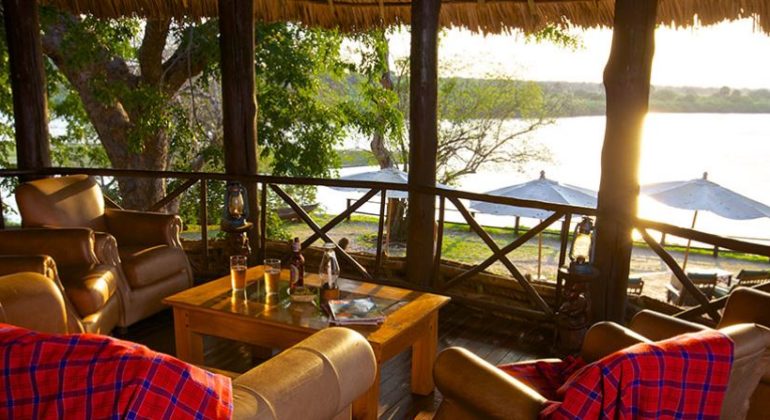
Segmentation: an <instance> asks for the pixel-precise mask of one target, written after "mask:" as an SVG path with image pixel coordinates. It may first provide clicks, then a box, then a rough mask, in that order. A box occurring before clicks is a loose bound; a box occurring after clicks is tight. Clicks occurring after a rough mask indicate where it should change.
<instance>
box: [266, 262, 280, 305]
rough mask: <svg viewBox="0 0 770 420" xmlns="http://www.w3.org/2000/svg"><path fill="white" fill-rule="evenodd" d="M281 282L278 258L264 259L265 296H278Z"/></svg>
mask: <svg viewBox="0 0 770 420" xmlns="http://www.w3.org/2000/svg"><path fill="white" fill-rule="evenodd" d="M280 280H281V260H279V259H278V258H267V259H265V295H266V296H270V295H274V294H278V286H279V281H280Z"/></svg>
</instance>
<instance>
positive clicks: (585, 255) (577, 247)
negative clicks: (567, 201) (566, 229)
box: [569, 216, 595, 264]
mask: <svg viewBox="0 0 770 420" xmlns="http://www.w3.org/2000/svg"><path fill="white" fill-rule="evenodd" d="M594 232H595V229H594V221H593V220H592V219H591V218H590V217H588V216H583V220H581V221H580V222H579V223H578V224H577V226H575V233H574V235H573V237H572V247H571V248H570V251H569V258H570V260H572V262H573V263H574V264H590V263H591V262H592V260H593V253H594V252H593V251H594V246H593V244H594Z"/></svg>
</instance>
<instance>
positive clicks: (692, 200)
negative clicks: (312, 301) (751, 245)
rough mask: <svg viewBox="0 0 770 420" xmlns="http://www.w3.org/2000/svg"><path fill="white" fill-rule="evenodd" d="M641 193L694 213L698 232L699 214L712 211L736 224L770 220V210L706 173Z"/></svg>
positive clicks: (688, 247) (647, 189) (645, 188)
mask: <svg viewBox="0 0 770 420" xmlns="http://www.w3.org/2000/svg"><path fill="white" fill-rule="evenodd" d="M641 191H642V193H643V194H645V195H647V196H648V197H650V198H653V199H655V200H657V201H659V202H661V203H663V204H665V205H668V206H671V207H676V208H680V209H687V210H694V211H695V212H694V213H693V216H692V226H691V228H692V229H694V228H695V222H696V220H697V219H698V211H700V210H706V211H710V212H712V213H715V214H718V215H719V216H722V217H725V218H728V219H734V220H749V219H758V218H761V217H770V207H769V206H767V205H765V204H762V203H760V202H759V201H756V200H752V199H751V198H748V197H746V196H744V195H741V194H738V193H736V192H735V191H732V190H729V189H727V188H725V187H723V186H721V185H719V184H717V183H715V182H711V181H709V180H708V172H704V173H703V178H697V179H691V180H689V181H671V182H660V183H656V184H649V185H645V186H643V187H642V189H641ZM690 243H691V241H690V240H689V239H688V240H687V248H686V249H685V253H684V262H683V263H682V269H684V268H685V267H686V266H687V258H688V255H689V253H690Z"/></svg>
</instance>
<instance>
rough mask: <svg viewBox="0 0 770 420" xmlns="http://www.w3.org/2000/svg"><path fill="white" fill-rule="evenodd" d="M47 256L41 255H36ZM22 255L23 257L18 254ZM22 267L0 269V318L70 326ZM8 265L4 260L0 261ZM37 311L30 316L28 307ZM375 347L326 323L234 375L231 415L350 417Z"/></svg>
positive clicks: (33, 266)
mask: <svg viewBox="0 0 770 420" xmlns="http://www.w3.org/2000/svg"><path fill="white" fill-rule="evenodd" d="M37 259H38V260H39V261H38V262H40V261H48V260H50V259H48V260H46V258H45V257H37ZM18 261H22V260H18ZM24 261H25V262H24V263H21V262H19V267H22V266H24V264H28V265H26V266H24V268H25V269H29V271H27V272H21V273H14V274H9V275H0V322H4V323H9V324H13V325H18V326H20V327H24V328H29V329H33V330H37V331H44V332H49V333H67V332H73V331H72V330H70V329H69V327H68V324H69V320H68V313H69V309H68V308H67V303H66V297H65V296H63V295H62V294H61V293H60V288H59V286H58V285H57V284H56V282H55V280H54V278H52V277H51V276H50V274H51V273H50V271H49V272H48V273H47V274H48V275H43V274H40V271H41V270H42V271H45V267H44V266H40V265H37V263H35V262H34V261H33V257H29V259H28V260H27V259H24ZM3 267H7V266H3ZM30 305H34V306H35V307H36V308H37V309H38V311H36V316H30V311H29V307H30ZM376 369H377V365H376V360H375V358H374V352H373V351H372V348H371V346H370V345H369V343H368V342H367V341H366V339H365V338H364V337H363V336H361V334H359V333H357V332H355V331H353V330H350V329H347V328H327V329H325V330H321V331H319V332H317V333H316V334H313V335H312V336H310V337H309V338H307V339H305V340H303V341H301V342H299V343H298V344H297V345H295V346H293V347H291V348H289V349H287V350H285V351H283V352H281V354H279V355H277V356H275V357H273V358H272V359H270V360H268V361H267V362H265V363H263V364H261V365H259V366H257V367H255V368H253V369H251V370H249V371H248V372H246V373H244V374H243V375H237V374H233V373H231V372H222V371H216V370H214V371H215V372H217V373H224V374H227V375H228V376H230V377H231V378H233V418H234V419H331V418H334V419H337V420H342V419H350V418H351V405H352V403H353V401H354V400H355V399H356V398H357V397H359V396H360V395H361V394H363V393H364V392H366V390H368V389H369V387H370V386H371V385H372V383H374V380H375V374H376Z"/></svg>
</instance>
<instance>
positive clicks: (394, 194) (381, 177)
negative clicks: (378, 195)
mask: <svg viewBox="0 0 770 420" xmlns="http://www.w3.org/2000/svg"><path fill="white" fill-rule="evenodd" d="M340 179H341V180H347V181H372V182H390V183H393V184H406V183H407V182H408V181H409V174H407V173H406V172H404V171H402V170H400V169H397V168H385V169H380V170H378V171H369V172H362V173H360V174H353V175H346V176H343V177H341V178H340ZM436 186H437V187H439V188H451V187H448V186H446V185H444V184H440V183H436ZM332 188H333V189H335V190H339V191H351V192H358V193H365V192H368V191H369V188H347V187H332ZM387 197H388V198H409V192H408V191H392V190H388V192H387Z"/></svg>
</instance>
